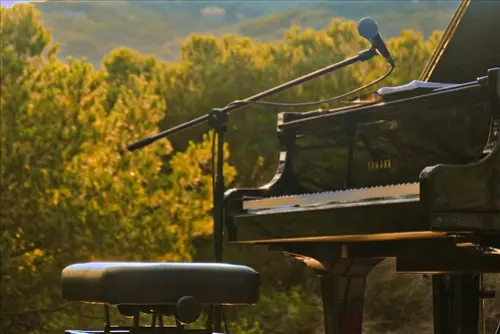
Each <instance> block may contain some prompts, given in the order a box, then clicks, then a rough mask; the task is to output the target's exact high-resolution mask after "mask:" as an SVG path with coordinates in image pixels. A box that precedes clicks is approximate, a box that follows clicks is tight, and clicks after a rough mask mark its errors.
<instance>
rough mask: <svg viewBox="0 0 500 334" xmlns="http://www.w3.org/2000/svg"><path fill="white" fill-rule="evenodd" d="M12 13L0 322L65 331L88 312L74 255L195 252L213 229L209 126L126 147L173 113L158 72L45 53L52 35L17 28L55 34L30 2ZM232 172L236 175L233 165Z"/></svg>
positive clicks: (153, 256)
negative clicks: (66, 290)
mask: <svg viewBox="0 0 500 334" xmlns="http://www.w3.org/2000/svg"><path fill="white" fill-rule="evenodd" d="M16 15H17V16H16ZM5 17H7V18H9V20H10V21H7V22H6V20H2V21H3V23H4V24H5V23H7V25H5V27H7V28H9V29H3V30H2V37H5V38H6V40H8V41H10V43H11V44H7V45H5V48H4V49H2V57H5V58H7V59H11V60H12V61H11V63H9V67H7V68H6V69H4V70H5V73H3V74H5V75H4V76H2V87H1V88H2V108H1V129H2V131H1V136H2V137H1V145H2V146H1V152H2V157H1V158H2V161H1V162H2V163H1V175H0V176H1V181H2V187H1V205H2V210H1V221H2V235H1V263H2V270H1V289H2V290H1V293H2V301H3V302H2V306H1V316H2V324H1V326H2V327H1V328H2V332H5V333H18V332H23V333H52V332H54V333H55V332H59V331H60V330H61V328H62V327H66V326H69V327H72V324H74V323H75V319H73V318H71V315H72V314H74V312H79V313H80V314H81V312H88V308H85V307H83V308H82V307H73V308H71V310H72V311H71V312H70V309H68V305H66V304H65V303H64V301H62V300H61V298H60V291H59V284H58V280H59V275H60V272H61V270H62V269H63V268H64V267H65V266H67V265H69V264H71V263H75V262H80V261H90V260H97V259H100V260H103V259H107V260H113V259H114V260H149V261H154V260H159V261H161V260H164V261H169V260H189V259H190V258H191V256H192V252H193V250H192V247H191V239H192V238H194V237H196V236H200V235H209V234H211V220H210V209H211V193H212V191H211V190H212V188H211V187H212V183H211V178H210V176H211V155H210V148H211V146H210V145H211V137H210V136H208V135H207V136H205V138H204V141H201V142H199V143H191V144H189V147H188V150H187V151H186V152H173V151H172V148H171V146H170V143H169V142H168V141H167V140H164V141H162V142H160V143H156V144H155V145H151V146H149V147H147V148H144V149H142V150H140V151H137V152H134V153H129V152H127V151H126V144H127V143H130V142H132V141H133V140H137V139H139V138H141V137H143V136H145V135H149V134H151V133H153V132H156V131H157V130H158V129H157V123H158V121H159V120H160V119H161V118H162V117H163V116H164V113H165V109H166V106H165V103H164V101H163V100H162V99H160V98H158V96H157V95H155V89H156V85H155V83H154V82H152V81H151V80H149V79H150V78H149V77H148V73H145V72H144V71H136V72H132V73H128V75H126V76H120V74H122V73H126V71H125V70H124V69H118V70H116V71H115V72H113V69H116V68H117V61H114V62H113V60H111V61H110V62H108V63H107V64H108V65H109V66H108V68H107V69H104V70H100V71H97V70H95V69H93V67H92V65H90V64H89V63H87V62H86V61H80V60H73V59H69V60H68V63H67V64H64V63H62V62H60V61H59V60H57V59H56V57H55V54H48V55H45V54H44V51H46V50H47V49H44V47H45V48H46V47H47V45H48V41H49V40H50V39H49V38H48V37H46V38H45V39H43V41H44V43H42V44H43V45H44V47H38V48H35V47H22V45H24V44H23V43H25V42H24V41H23V39H19V40H18V39H16V38H14V37H13V36H11V35H9V33H17V32H19V31H21V30H23V31H28V32H30V34H31V35H32V36H49V35H48V32H47V31H46V30H45V29H44V28H43V26H42V25H41V24H40V22H38V21H37V20H36V11H34V9H33V7H32V6H29V5H27V6H15V7H14V8H13V9H3V8H2V18H5ZM28 18H29V19H28ZM33 18H35V19H33ZM16 22H17V23H16ZM16 24H27V27H25V28H23V29H21V28H20V27H17V26H16ZM16 36H17V35H16ZM49 37H50V36H49ZM25 38H29V37H25ZM35 40H38V39H35ZM18 42H19V43H21V44H22V45H18V44H17V43H18ZM37 45H38V44H37ZM12 50H14V51H13V52H14V53H12V52H11V51H12ZM15 50H20V51H19V52H21V54H19V55H18V54H16V53H15ZM26 50H28V51H26ZM33 50H38V51H37V52H38V53H36V52H35V51H33ZM23 52H24V53H23ZM9 57H10V58H9ZM2 59H4V58H2ZM14 59H17V62H14ZM116 59H121V58H119V57H117V58H116ZM21 62H22V64H21ZM20 68H22V71H20V70H19V69H20ZM146 72H147V71H146ZM113 77H114V78H115V79H116V78H118V77H120V80H122V81H121V82H117V80H110V78H113ZM110 87H112V88H113V89H114V93H115V95H114V98H115V101H114V103H113V104H112V105H110V104H108V103H107V102H108V97H109V90H110ZM167 154H170V155H171V163H170V164H168V165H165V163H164V161H163V157H164V156H165V155H167ZM225 154H226V158H227V157H228V151H227V149H226V153H225ZM167 168H168V169H169V173H168V174H166V173H164V171H165V169H167ZM227 171H228V175H227V179H228V181H229V182H230V181H231V179H232V178H233V177H234V174H235V170H234V168H232V167H231V166H229V165H228V168H227ZM186 203H189V205H186ZM63 310H64V312H63Z"/></svg>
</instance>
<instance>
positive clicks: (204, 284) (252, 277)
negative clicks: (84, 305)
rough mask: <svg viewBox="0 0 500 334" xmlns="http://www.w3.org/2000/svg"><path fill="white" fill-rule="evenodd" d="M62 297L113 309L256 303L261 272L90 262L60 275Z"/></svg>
mask: <svg viewBox="0 0 500 334" xmlns="http://www.w3.org/2000/svg"><path fill="white" fill-rule="evenodd" d="M61 285H62V295H63V298H65V299H67V300H71V301H81V302H91V303H105V304H111V305H119V304H129V305H171V304H175V303H176V302H177V300H178V299H179V298H181V297H184V296H192V297H194V298H196V299H197V300H198V302H199V303H202V304H204V303H206V304H254V303H256V302H257V301H258V299H259V288H260V279H259V274H258V273H257V272H256V271H255V270H253V269H252V268H249V267H246V266H241V265H232V264H224V263H142V262H90V263H80V264H73V265H70V266H68V267H66V268H64V270H63V271H62V278H61Z"/></svg>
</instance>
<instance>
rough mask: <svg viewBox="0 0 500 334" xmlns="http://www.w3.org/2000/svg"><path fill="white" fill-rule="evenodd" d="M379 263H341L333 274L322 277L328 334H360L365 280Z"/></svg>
mask: <svg viewBox="0 0 500 334" xmlns="http://www.w3.org/2000/svg"><path fill="white" fill-rule="evenodd" d="M379 262H380V260H373V259H342V260H339V262H338V263H337V264H336V265H335V266H334V268H333V270H332V271H331V272H330V273H326V274H320V275H319V279H320V284H321V294H322V298H323V312H324V321H325V334H361V333H362V331H363V307H364V296H365V286H366V278H367V275H368V274H369V273H370V271H371V270H372V269H373V268H374V267H375V266H376V265H377V264H378V263H379Z"/></svg>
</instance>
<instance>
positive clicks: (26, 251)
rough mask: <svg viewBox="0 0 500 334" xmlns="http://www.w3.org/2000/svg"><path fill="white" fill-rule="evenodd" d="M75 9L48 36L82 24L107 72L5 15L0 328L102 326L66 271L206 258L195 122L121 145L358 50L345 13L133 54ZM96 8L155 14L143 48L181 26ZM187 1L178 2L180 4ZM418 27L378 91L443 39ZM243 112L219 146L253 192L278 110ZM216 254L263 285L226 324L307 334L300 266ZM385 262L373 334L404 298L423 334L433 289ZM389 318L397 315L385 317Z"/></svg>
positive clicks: (365, 74) (370, 69) (208, 184)
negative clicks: (310, 23)
mask: <svg viewBox="0 0 500 334" xmlns="http://www.w3.org/2000/svg"><path fill="white" fill-rule="evenodd" d="M49 5H51V6H53V7H50V6H49ZM49 5H47V6H49V7H43V8H44V9H43V10H44V14H43V15H44V16H43V17H45V18H47V17H49V19H48V21H50V20H51V19H50V15H56V16H57V15H59V14H60V13H59V14H58V11H59V10H58V9H57V8H56V7H55V4H49ZM171 5H172V6H175V5H174V4H171ZM68 6H69V5H68ZM71 6H73V7H71V8H72V9H71V10H74V11H83V12H85V13H92V15H90V14H89V16H85V17H76V18H75V17H74V18H73V19H74V21H72V20H73V19H71V20H70V19H67V17H66V18H65V19H64V20H65V21H64V20H63V21H64V22H62V23H60V24H61V25H60V27H59V28H57V29H55V30H59V33H58V34H59V35H57V34H56V35H57V36H62V35H61V34H60V33H61V31H62V30H60V29H62V28H61V27H66V26H67V25H68V24H75V25H76V24H78V27H82V28H81V29H80V30H81V31H82V32H81V34H80V35H79V38H80V42H78V43H76V44H75V47H76V46H77V45H79V47H80V48H81V49H80V51H82V52H83V51H84V49H85V48H83V47H82V46H86V47H87V46H88V47H91V46H92V45H96V46H97V45H99V46H100V48H99V50H98V51H96V52H101V53H102V54H104V53H108V54H107V55H106V56H105V57H104V59H103V61H102V65H103V66H102V68H98V69H97V68H95V67H94V66H93V65H92V63H96V61H98V62H99V61H100V59H101V54H99V56H95V55H90V54H89V55H85V56H87V58H88V60H85V59H78V57H80V56H83V55H84V54H72V55H73V56H75V58H70V59H68V60H67V61H65V62H62V61H60V60H58V58H57V57H60V56H61V54H60V53H57V51H58V45H53V46H50V43H51V34H50V33H49V31H48V30H47V29H46V27H47V25H46V24H45V23H47V21H46V22H45V23H44V24H42V22H41V21H40V18H39V14H38V12H37V11H36V10H35V9H34V7H33V6H31V5H23V6H14V7H13V8H10V9H4V8H2V9H1V19H2V21H1V31H0V33H1V38H2V40H3V41H4V43H3V44H2V46H1V54H0V55H1V59H0V60H1V62H2V65H3V66H2V69H1V71H2V72H1V91H2V94H1V115H0V116H1V123H0V125H1V154H2V156H1V159H2V160H1V166H0V178H1V193H0V195H1V206H2V211H1V216H0V218H1V221H2V234H1V244H0V251H1V254H0V256H1V258H0V260H1V263H2V268H1V295H2V305H1V309H0V310H1V317H2V323H1V331H2V333H29V334H31V333H33V334H35V333H36V334H37V333H56V332H61V330H62V329H63V328H69V327H77V328H78V327H87V326H89V327H91V326H92V325H94V326H100V325H101V320H100V318H95V317H96V316H97V315H100V314H99V313H100V310H101V309H100V308H95V307H94V306H92V305H90V306H89V305H67V304H65V303H64V301H63V300H61V297H60V291H59V284H58V283H59V275H60V274H59V273H60V272H61V270H62V268H64V267H65V266H66V265H68V264H71V263H75V262H80V261H92V260H137V261H139V260H140V261H146V260H147V261H190V260H212V256H211V254H212V253H211V249H210V248H211V246H210V245H206V244H205V240H207V239H208V238H209V237H210V235H211V231H212V220H211V219H212V218H211V212H210V210H211V203H212V202H211V201H212V191H213V189H212V179H211V172H212V160H211V149H212V139H213V133H211V132H208V133H207V132H206V131H205V130H206V127H201V128H198V129H193V130H190V131H186V132H185V133H182V134H179V135H178V136H175V137H173V138H172V139H171V142H169V141H167V140H166V139H163V140H162V141H160V142H157V143H155V144H154V145H151V146H148V147H147V148H145V149H142V150H140V151H136V152H134V153H130V152H127V150H126V145H127V144H128V143H130V142H132V141H134V140H136V139H139V138H142V137H143V136H146V135H150V134H152V133H155V132H157V131H158V129H159V128H165V127H167V126H172V125H176V124H178V123H180V122H182V121H185V120H188V119H191V118H193V117H195V116H199V115H201V114H205V113H207V112H208V111H210V110H211V109H212V108H214V107H221V106H224V105H226V104H227V103H230V102H231V101H233V100H237V99H241V98H244V97H246V96H249V95H252V94H255V93H257V92H260V91H262V90H265V89H267V88H270V87H273V86H275V85H278V84H280V83H283V82H285V81H287V80H290V79H293V78H295V77H298V76H300V75H303V74H305V73H307V72H310V71H313V70H316V69H318V68H320V67H322V66H325V65H327V64H330V63H332V62H334V61H339V60H341V59H344V58H346V57H348V56H352V55H354V54H356V53H357V52H359V50H361V49H363V48H366V47H367V46H368V45H367V42H366V41H364V40H362V39H360V38H359V37H358V36H357V33H356V29H355V23H354V22H351V21H341V20H333V21H330V22H329V25H328V26H327V27H326V28H324V29H321V30H318V31H315V30H312V29H302V28H300V27H293V28H290V29H288V30H286V32H285V33H284V38H283V39H282V40H280V41H276V42H267V43H266V42H263V41H258V40H256V39H252V38H249V37H241V36H235V35H224V36H221V37H214V36H209V35H199V34H193V35H191V36H190V37H189V38H188V39H186V40H185V41H184V42H183V44H182V46H181V47H180V50H181V52H180V56H179V61H178V62H175V63H167V62H163V61H161V60H159V59H158V58H156V57H154V56H152V55H144V53H145V51H144V50H145V49H146V47H144V48H142V49H141V50H138V51H136V49H130V48H116V47H117V46H119V45H122V44H124V42H123V41H124V40H123V39H122V40H120V38H125V37H123V36H126V35H127V33H120V34H119V33H118V32H117V30H113V29H118V28H119V27H121V28H124V25H121V24H117V25H116V26H114V27H112V29H108V28H109V27H107V26H106V25H105V24H104V23H103V22H104V21H105V20H109V15H107V14H104V13H103V11H102V10H96V8H97V7H94V6H96V5H95V4H94V3H76V2H75V3H72V4H71ZM103 6H108V7H106V8H108V10H110V9H113V10H115V9H116V10H117V13H116V14H117V16H116V17H118V18H120V19H122V20H125V21H124V22H127V25H133V26H134V27H137V26H138V25H139V24H138V21H137V17H135V16H134V15H132V14H131V12H127V10H133V11H137V12H138V13H144V11H148V13H151V22H150V23H149V24H150V25H149V26H147V27H148V29H150V30H149V31H152V32H154V33H155V34H157V35H155V36H156V37H155V36H152V37H151V38H150V39H148V38H146V37H145V35H144V32H141V31H139V30H140V29H137V30H138V31H137V32H136V35H134V36H136V37H135V38H137V39H140V40H142V41H144V43H150V47H151V50H152V49H153V47H152V46H158V45H161V44H162V43H163V42H165V40H164V39H165V38H167V37H168V36H166V35H165V34H163V32H164V31H165V29H164V28H165V27H167V26H169V27H171V26H172V27H177V25H178V23H179V22H180V21H182V20H183V18H184V16H182V15H167V14H165V13H164V12H163V11H162V10H160V7H157V8H156V9H157V10H153V8H154V6H153V5H150V4H143V3H140V2H139V3H138V2H133V3H127V4H126V6H125V5H124V7H119V6H116V4H103ZM150 6H153V7H150ZM197 6H199V4H197V3H196V2H189V6H188V7H189V8H190V10H195V9H196V8H198V7H197ZM228 6H229V5H228ZM231 6H232V7H231ZM231 6H229V7H227V8H226V9H227V10H228V11H227V13H226V14H227V15H228V16H231V15H236V14H237V13H238V10H239V9H240V7H238V6H239V5H236V4H233V5H231ZM39 8H42V7H39ZM65 8H66V7H65ZM68 8H69V7H68ZM124 8H126V9H127V10H125V9H124ZM66 9H67V8H66ZM198 9H199V8H198ZM198 9H196V10H198ZM67 10H70V9H67ZM190 10H186V12H185V13H190ZM181 12H182V11H181ZM409 12H411V11H409ZM379 13H380V11H379ZM73 14H75V13H73ZM73 14H72V15H73ZM75 15H76V14H75ZM137 15H139V14H137ZM161 15H166V16H165V17H164V18H162V21H161V22H162V23H161V24H162V25H159V23H158V22H159V21H155V20H157V19H158V17H159V16H161ZM294 15H295V14H294ZM292 16H293V15H291V16H290V17H292ZM193 17H194V18H195V20H197V19H199V16H198V17H196V16H193ZM78 20H81V21H78ZM228 20H232V19H231V18H228ZM273 20H274V19H272V20H270V22H274V23H273V24H277V23H276V21H273ZM109 21H112V20H109ZM291 21H293V20H291ZM75 22H76V23H75ZM187 22H191V21H187ZM301 22H302V21H301ZM52 23H53V22H52ZM97 23H99V24H97ZM115 23H116V22H115ZM110 24H114V23H113V22H111V23H110ZM185 24H188V23H185ZM189 24H190V23H189ZM287 24H288V23H287ZM213 25H214V26H216V25H217V24H215V23H214V24H213ZM48 26H50V24H48ZM197 27H203V25H202V24H200V25H199V26H197ZM276 27H277V26H276ZM247 28H248V26H247ZM162 29H163V30H162ZM189 29H191V31H192V30H194V28H193V27H190V28H189ZM273 29H274V28H273ZM180 30H182V29H180ZM88 31H91V32H92V34H93V33H96V32H100V33H102V34H103V35H102V36H104V37H102V38H103V40H99V41H98V42H95V43H94V42H93V41H92V40H91V39H89V38H88V36H91V33H88ZM263 33H264V32H263ZM141 34H143V35H141ZM160 34H162V37H161V38H160V37H159V35H160ZM110 36H113V38H111V37H110ZM172 36H174V34H173V35H172ZM425 36H426V35H424V34H421V33H418V32H415V31H404V32H402V33H401V34H399V36H396V37H394V38H392V39H390V40H389V41H388V45H389V48H390V49H391V52H392V53H393V55H394V57H395V59H396V62H397V63H398V67H397V69H396V71H395V72H394V74H393V76H391V77H390V78H388V79H387V80H386V81H385V82H384V83H383V84H385V85H387V84H402V83H406V82H408V81H409V80H413V79H416V78H418V76H419V73H420V71H421V70H422V68H423V66H424V64H425V62H426V61H427V59H428V58H429V56H430V54H431V53H432V51H433V50H434V48H435V47H436V45H437V42H438V40H439V36H440V35H439V33H434V34H432V35H430V37H428V38H427V39H426V38H425ZM174 37H175V36H174ZM111 39H113V41H114V42H113V43H114V44H113V43H111V42H110V40H111ZM56 40H57V41H58V42H59V41H61V40H62V41H63V42H62V43H61V44H62V45H63V47H64V45H65V43H68V40H65V39H64V38H59V37H58V38H56ZM115 40H116V41H115ZM103 41H108V42H109V44H106V43H105V42H103ZM139 51H140V52H139ZM151 53H153V52H151ZM93 58H95V59H93ZM97 58H99V59H97ZM96 59H97V60H96ZM384 71H386V67H385V64H384V62H383V60H382V59H380V58H377V59H375V60H373V61H370V62H366V63H363V64H357V65H355V66H352V67H350V68H347V69H344V70H342V71H339V72H336V73H335V74H334V75H330V76H325V77H322V78H321V79H318V80H316V81H314V82H310V83H307V84H305V85H303V86H301V87H298V88H296V89H293V90H290V91H287V92H284V93H282V94H280V95H278V96H276V97H273V98H272V100H273V101H286V102H290V101H294V102H295V101H297V102H299V101H302V102H304V101H311V100H319V99H323V98H328V97H331V96H335V95H339V94H341V93H344V92H347V91H349V90H351V89H353V88H356V87H358V86H359V85H361V84H364V83H367V82H369V81H372V80H373V79H375V78H376V77H378V76H380V75H381V74H382V72H384ZM338 105H341V104H340V103H332V104H329V105H323V106H321V107H323V108H329V107H334V106H338ZM312 108H315V107H312ZM312 108H311V107H308V108H297V109H296V110H310V109H312ZM245 109H246V110H241V111H238V112H235V113H233V114H231V116H230V123H229V129H228V134H227V138H228V140H227V142H226V143H225V151H224V155H225V163H226V173H227V174H226V175H225V176H226V182H227V184H228V186H229V185H231V186H235V185H239V186H242V185H248V186H257V185H260V184H262V183H263V182H267V181H269V180H270V178H271V176H272V175H273V174H274V172H275V168H276V162H277V154H278V147H277V145H276V144H277V143H276V128H275V126H276V113H277V112H279V111H283V109H282V108H264V107H262V106H255V105H252V106H249V107H246V108H245ZM230 152H231V154H230ZM226 255H227V257H226V259H227V261H230V262H236V263H245V264H248V265H250V266H252V267H254V268H256V269H258V270H259V271H260V272H261V275H262V280H263V289H262V298H261V301H260V302H259V304H258V305H257V306H255V307H248V308H241V309H235V310H234V311H228V319H229V320H228V322H229V324H230V327H231V328H232V331H233V332H236V333H262V332H266V333H271V332H272V333H285V332H286V333H315V332H316V331H317V330H318V328H320V327H321V322H322V319H321V318H322V314H321V303H320V300H319V296H318V287H317V284H316V283H314V282H315V281H314V280H313V278H314V275H313V273H311V272H310V271H308V270H306V269H305V268H304V266H302V265H301V264H299V263H296V262H293V261H291V260H286V259H283V258H282V257H281V256H273V255H269V254H267V253H266V252H265V251H260V250H255V249H253V248H252V249H250V248H248V247H243V246H241V247H231V248H230V247H228V252H227V253H226ZM380 268H381V269H380V270H379V271H378V273H377V274H376V275H377V276H376V279H375V280H374V282H384V284H385V285H384V287H383V288H382V287H380V286H378V285H377V284H374V285H370V286H369V289H368V291H369V296H371V297H369V298H371V299H370V302H369V303H368V304H369V306H368V309H367V313H366V317H367V318H368V319H369V320H370V321H368V322H367V323H368V326H369V327H368V329H369V330H372V331H374V332H380V331H382V330H384V331H390V330H404V331H406V330H408V331H409V329H407V328H405V327H404V326H403V325H402V324H403V323H405V322H408V321H410V322H411V321H413V320H409V319H408V318H407V313H403V312H399V311H398V306H399V305H400V304H401V303H402V304H403V305H404V308H405V309H411V310H415V309H419V310H421V311H422V312H421V313H419V314H418V317H419V319H420V320H419V321H421V323H422V326H421V327H417V326H415V328H416V330H420V332H423V331H425V330H426V329H425V328H426V327H425V326H427V327H428V313H426V312H427V311H426V310H425V309H424V307H423V305H424V303H425V305H428V300H427V299H426V298H428V286H426V285H425V284H424V283H422V282H421V281H418V280H417V279H407V278H404V279H403V278H401V277H399V276H391V275H389V274H388V273H389V272H391V268H390V267H387V266H381V267H380ZM305 281H307V282H308V283H307V284H304V282H305ZM311 282H313V283H311ZM387 285H392V286H391V288H392V292H390V293H388V294H383V295H382V294H381V291H382V289H383V290H384V291H386V290H387ZM404 298H407V300H404V301H403V302H402V301H401V300H402V299H404ZM494 306H495V305H494V304H492V306H489V307H490V309H491V310H493V309H494ZM491 312H493V311H491ZM389 313H390V314H391V315H397V319H396V320H395V321H394V322H393V323H392V324H384V323H382V319H387V318H388V317H387V314H389ZM412 314H414V315H415V314H416V313H412ZM492 314H493V313H492ZM114 315H116V314H114ZM493 316H496V317H498V314H494V315H493ZM96 319H97V320H96ZM120 321H121V320H120ZM409 332H410V331H409Z"/></svg>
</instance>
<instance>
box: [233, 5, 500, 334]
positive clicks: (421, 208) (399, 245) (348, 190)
mask: <svg viewBox="0 0 500 334" xmlns="http://www.w3.org/2000/svg"><path fill="white" fill-rule="evenodd" d="M499 17H500V2H499V1H470V0H464V1H462V2H461V4H460V5H459V7H458V9H457V11H456V13H455V15H454V17H453V19H452V20H451V22H450V24H449V26H448V27H447V29H446V31H445V33H444V36H443V38H442V40H441V42H440V44H439V46H438V48H437V49H436V51H435V52H434V54H433V55H432V57H431V59H430V61H429V62H428V64H427V66H426V68H425V69H424V71H423V73H422V75H421V77H420V78H418V79H419V80H416V81H414V82H412V83H409V84H408V85H405V86H402V87H391V88H383V89H380V90H378V91H377V92H373V93H372V94H369V96H370V99H366V100H365V101H358V102H359V103H356V104H354V105H349V106H347V107H342V108H337V109H331V110H314V111H310V112H282V113H280V114H279V115H278V122H277V136H278V138H279V150H280V152H281V153H280V158H279V165H278V168H277V171H276V174H275V175H274V177H273V178H272V180H271V181H270V182H269V183H267V184H265V185H264V186H261V187H258V188H236V189H231V190H229V191H227V192H226V196H225V201H226V213H225V226H226V228H225V239H226V241H227V242H228V243H230V244H241V243H246V244H253V245H261V246H267V247H268V248H269V250H270V251H271V252H277V253H281V254H283V255H286V256H291V257H293V258H295V259H297V260H299V261H302V262H303V263H305V264H306V265H307V266H309V267H311V268H313V269H314V270H315V271H316V272H317V273H318V276H319V280H320V282H321V291H322V297H323V305H324V312H325V317H324V320H325V332H326V333H327V334H340V333H345V334H347V333H349V334H354V333H357V334H358V333H359V334H360V333H361V332H362V316H363V299H364V289H365V281H366V276H367V274H368V273H369V272H370V271H371V270H372V269H373V268H374V267H375V266H376V265H377V264H378V263H380V261H382V260H383V259H385V258H389V257H392V258H395V259H396V263H397V265H396V267H397V271H398V272H402V273H415V274H431V275H432V286H433V305H432V306H433V312H434V332H435V334H458V333H478V329H479V323H480V320H479V315H480V311H481V309H480V308H481V306H480V305H481V299H484V298H488V297H493V296H494V292H493V291H486V290H484V288H483V286H482V284H481V275H482V274H483V273H499V272H500V142H499V137H500V20H499V19H498V18H499Z"/></svg>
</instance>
